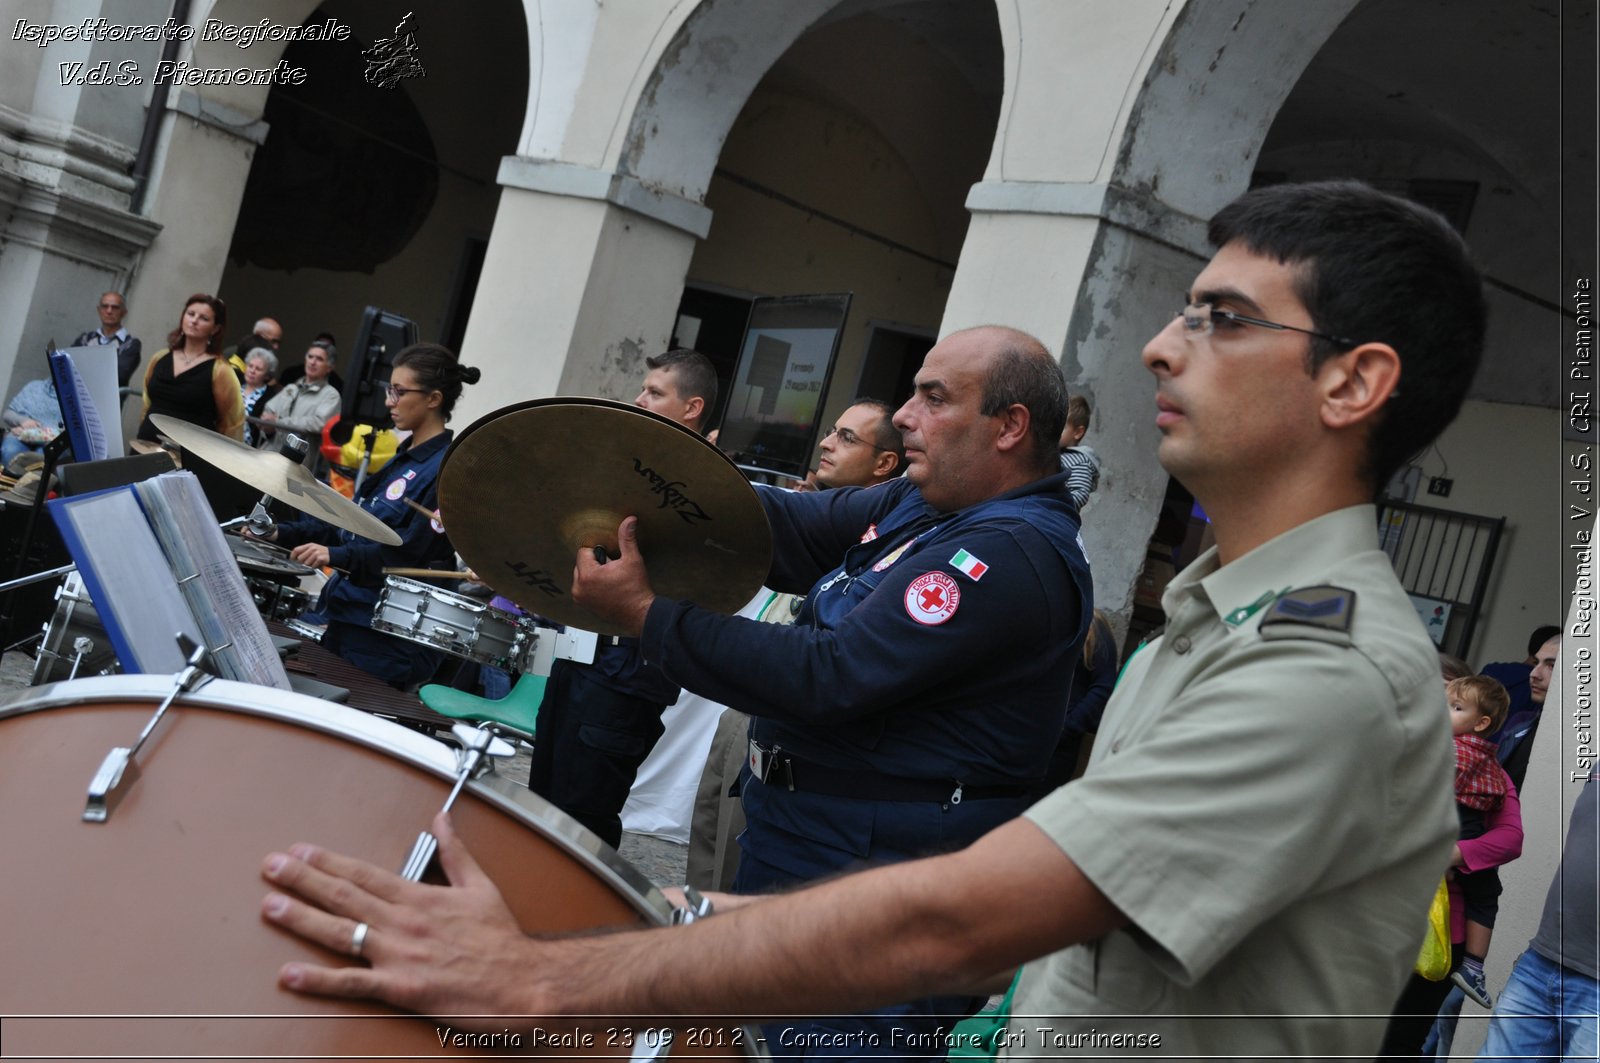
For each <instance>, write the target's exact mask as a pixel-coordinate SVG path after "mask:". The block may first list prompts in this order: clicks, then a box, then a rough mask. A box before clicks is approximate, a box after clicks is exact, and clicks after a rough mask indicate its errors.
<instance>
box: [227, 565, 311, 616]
mask: <svg viewBox="0 0 1600 1063" xmlns="http://www.w3.org/2000/svg"><path fill="white" fill-rule="evenodd" d="M244 585H245V586H246V587H248V588H249V589H250V597H251V598H252V599H254V600H255V603H256V612H258V613H260V614H261V619H263V620H293V619H294V618H295V617H297V616H299V615H300V614H301V613H303V612H305V611H306V610H307V609H310V608H311V606H312V605H313V603H315V602H316V600H317V596H316V595H315V594H309V593H307V592H306V591H303V590H301V589H300V588H299V587H298V586H296V585H295V584H292V583H279V582H278V581H277V580H275V579H272V578H271V577H269V576H252V575H249V574H248V573H247V574H246V575H245V577H244Z"/></svg>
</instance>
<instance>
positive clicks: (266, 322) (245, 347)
mask: <svg viewBox="0 0 1600 1063" xmlns="http://www.w3.org/2000/svg"><path fill="white" fill-rule="evenodd" d="M282 342H283V326H282V325H280V324H278V322H277V319H275V318H270V317H264V318H261V319H260V320H259V321H257V322H256V323H255V327H254V328H253V329H252V330H251V332H250V335H248V336H246V337H245V338H244V339H242V340H240V341H239V342H238V343H236V344H234V345H233V346H231V347H226V348H224V349H223V351H222V353H223V354H224V355H226V356H227V359H228V364H229V365H231V366H232V367H233V371H234V373H236V374H237V375H238V377H239V379H240V380H241V381H242V380H243V379H244V374H245V369H246V366H245V357H246V355H248V354H249V353H250V352H251V351H253V350H255V349H256V348H257V347H266V348H268V349H270V350H271V351H272V352H273V353H277V350H278V346H279V344H281V343H282Z"/></svg>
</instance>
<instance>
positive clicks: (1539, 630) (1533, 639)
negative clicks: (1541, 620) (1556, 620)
mask: <svg viewBox="0 0 1600 1063" xmlns="http://www.w3.org/2000/svg"><path fill="white" fill-rule="evenodd" d="M1559 634H1561V628H1560V627H1558V626H1556V625H1555V624H1545V625H1543V626H1542V627H1536V628H1534V629H1533V634H1531V635H1529V636H1528V656H1529V657H1532V656H1533V655H1534V654H1536V653H1538V652H1539V647H1540V646H1543V645H1544V644H1545V643H1547V642H1549V641H1550V640H1551V639H1553V638H1555V637H1556V636H1557V635H1559Z"/></svg>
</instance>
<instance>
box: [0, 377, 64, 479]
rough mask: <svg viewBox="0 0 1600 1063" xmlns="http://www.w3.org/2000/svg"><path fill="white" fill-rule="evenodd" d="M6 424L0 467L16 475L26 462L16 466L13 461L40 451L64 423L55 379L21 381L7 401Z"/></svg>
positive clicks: (2, 438) (56, 434)
mask: <svg viewBox="0 0 1600 1063" xmlns="http://www.w3.org/2000/svg"><path fill="white" fill-rule="evenodd" d="M5 427H6V431H5V435H4V436H0V467H3V468H4V469H5V470H6V471H7V472H8V473H11V474H12V475H18V474H20V473H21V472H22V467H23V465H25V464H28V463H29V462H18V463H17V465H16V466H15V467H13V465H12V462H17V459H18V458H20V457H22V455H24V454H39V453H41V452H42V451H43V450H44V448H45V444H46V443H49V442H50V441H51V440H52V439H54V438H55V437H56V436H58V435H60V434H61V430H62V428H63V427H64V425H63V424H62V422H61V399H60V396H58V395H57V394H56V386H55V382H54V381H52V380H51V379H50V378H49V377H45V378H44V379H42V380H30V381H29V382H28V383H26V384H24V385H22V388H21V389H20V390H19V391H18V392H17V393H16V394H15V395H13V396H12V397H11V401H10V402H9V403H7V405H6V409H5ZM38 460H41V461H42V460H43V459H42V458H41V459H38Z"/></svg>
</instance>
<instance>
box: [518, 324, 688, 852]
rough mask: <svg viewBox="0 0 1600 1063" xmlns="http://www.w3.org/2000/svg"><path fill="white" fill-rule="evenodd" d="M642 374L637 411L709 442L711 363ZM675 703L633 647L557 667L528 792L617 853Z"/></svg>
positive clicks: (606, 644) (604, 648)
mask: <svg viewBox="0 0 1600 1063" xmlns="http://www.w3.org/2000/svg"><path fill="white" fill-rule="evenodd" d="M645 365H646V367H647V369H648V372H647V373H646V374H645V378H644V383H643V384H642V385H641V386H640V388H639V395H638V397H637V398H635V399H634V400H633V404H634V405H635V406H638V407H639V408H641V409H645V410H649V411H650V412H652V413H657V414H660V415H661V416H663V417H666V418H669V419H671V420H673V421H676V422H678V423H679V424H681V425H683V426H684V427H685V428H689V429H693V430H694V431H696V432H701V433H703V432H704V431H705V428H706V422H707V421H708V420H709V418H710V417H711V411H712V408H713V407H715V406H716V404H717V371H716V369H715V368H714V367H713V366H712V365H711V360H710V359H708V358H707V357H706V356H705V355H703V354H701V353H700V352H699V351H691V350H687V349H677V350H671V351H668V352H666V353H665V354H662V355H658V356H656V357H654V358H647V359H645ZM678 694H679V689H678V684H677V683H676V682H675V681H674V680H672V679H669V678H668V677H667V676H665V675H663V674H662V672H661V669H660V668H659V667H657V666H656V665H655V663H653V662H647V661H646V660H645V659H644V658H643V657H642V656H641V655H640V652H639V642H638V640H637V639H634V638H618V637H616V636H612V635H603V636H601V637H600V643H599V646H598V647H597V648H596V650H595V658H594V663H593V664H579V663H577V662H575V661H565V660H563V661H557V662H556V663H555V667H554V668H553V669H552V670H551V672H550V678H549V681H548V682H547V684H546V686H545V693H544V701H543V702H542V703H541V704H540V706H539V715H538V717H537V722H536V723H535V730H534V742H533V764H532V768H531V769H530V771H529V774H528V788H529V789H531V790H532V791H533V792H534V793H537V794H540V795H542V796H543V797H545V798H546V799H547V800H548V801H549V802H550V803H551V804H553V805H555V806H556V807H557V808H559V809H561V810H562V811H563V812H565V813H567V815H569V816H571V817H572V818H573V819H575V820H577V821H578V822H579V823H582V824H583V825H584V826H585V827H588V828H589V829H590V830H591V831H593V832H594V833H595V834H597V835H599V836H600V837H601V838H602V839H604V840H605V841H606V843H607V844H609V845H610V846H611V847H612V848H616V846H617V845H618V843H620V842H621V841H622V806H623V805H624V804H625V803H626V802H627V800H628V790H629V788H630V787H632V786H633V780H634V776H635V775H636V774H638V771H639V765H640V764H642V763H644V758H645V757H647V756H649V754H650V750H651V749H652V748H654V746H655V744H656V741H657V740H658V739H659V738H660V737H661V734H662V725H661V714H662V713H663V712H664V711H666V708H667V706H668V705H671V704H672V703H673V702H674V701H676V700H678Z"/></svg>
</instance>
